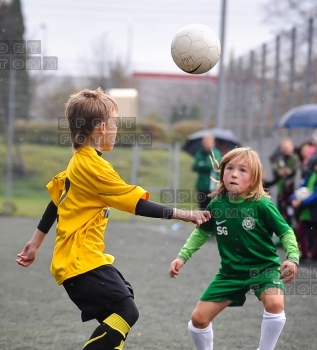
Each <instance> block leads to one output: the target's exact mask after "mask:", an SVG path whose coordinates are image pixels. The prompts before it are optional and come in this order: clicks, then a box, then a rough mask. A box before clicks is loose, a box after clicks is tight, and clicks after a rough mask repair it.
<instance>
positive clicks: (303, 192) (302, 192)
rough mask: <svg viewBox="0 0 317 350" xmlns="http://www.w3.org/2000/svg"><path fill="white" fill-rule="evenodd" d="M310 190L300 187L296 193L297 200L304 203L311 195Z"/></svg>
mask: <svg viewBox="0 0 317 350" xmlns="http://www.w3.org/2000/svg"><path fill="white" fill-rule="evenodd" d="M311 194H312V193H311V191H310V189H308V188H307V187H300V188H298V189H297V190H296V191H295V198H296V199H297V200H299V201H303V200H305V199H306V198H308V197H309V196H310V195H311Z"/></svg>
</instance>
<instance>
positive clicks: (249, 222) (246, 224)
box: [242, 216, 255, 230]
mask: <svg viewBox="0 0 317 350" xmlns="http://www.w3.org/2000/svg"><path fill="white" fill-rule="evenodd" d="M242 227H243V228H244V229H245V230H252V229H254V227H255V221H254V219H253V218H251V216H248V217H246V218H244V220H243V221H242Z"/></svg>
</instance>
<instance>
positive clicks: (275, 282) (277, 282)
mask: <svg viewBox="0 0 317 350" xmlns="http://www.w3.org/2000/svg"><path fill="white" fill-rule="evenodd" d="M273 283H274V284H283V283H282V282H281V281H273Z"/></svg>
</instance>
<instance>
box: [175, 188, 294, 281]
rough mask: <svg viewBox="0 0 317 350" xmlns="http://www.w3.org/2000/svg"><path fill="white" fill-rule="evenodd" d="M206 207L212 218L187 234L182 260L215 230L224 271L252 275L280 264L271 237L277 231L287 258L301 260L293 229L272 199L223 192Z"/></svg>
mask: <svg viewBox="0 0 317 350" xmlns="http://www.w3.org/2000/svg"><path fill="white" fill-rule="evenodd" d="M207 210H209V211H210V213H211V219H210V220H209V221H208V222H206V223H204V224H203V225H201V226H200V227H199V228H198V229H196V230H194V231H193V233H192V234H191V236H190V237H189V238H188V240H187V242H186V243H185V245H184V246H183V248H182V249H181V251H180V252H179V254H178V256H179V257H180V258H182V259H183V260H185V261H187V260H188V259H189V258H190V257H191V256H192V254H193V253H194V252H195V251H197V250H198V249H199V248H200V247H201V246H202V245H203V244H204V243H205V242H206V241H207V240H208V237H209V236H210V235H211V234H212V233H214V235H215V236H216V239H217V244H218V250H219V254H220V257H221V269H220V271H221V272H222V273H223V274H227V275H231V276H236V275H250V273H252V272H255V271H259V272H261V271H263V270H265V269H270V268H278V267H279V266H280V259H279V256H278V254H277V252H276V247H275V244H274V243H273V240H272V238H273V233H275V234H276V235H277V236H278V237H279V239H280V241H281V243H282V244H283V246H284V249H285V251H286V258H287V259H289V260H291V261H293V262H295V263H298V260H299V251H298V246H297V242H296V238H295V235H294V232H293V230H292V229H291V228H290V227H289V226H288V224H287V223H286V222H285V220H284V219H283V217H282V216H281V214H280V213H279V211H278V210H277V208H276V207H275V205H274V204H273V202H272V201H271V200H270V199H268V198H266V197H262V198H261V199H260V200H258V201H256V200H249V199H246V200H241V199H240V200H233V199H232V198H229V197H228V196H227V195H224V196H221V198H220V197H219V198H213V199H212V201H211V202H210V203H209V205H208V207H207Z"/></svg>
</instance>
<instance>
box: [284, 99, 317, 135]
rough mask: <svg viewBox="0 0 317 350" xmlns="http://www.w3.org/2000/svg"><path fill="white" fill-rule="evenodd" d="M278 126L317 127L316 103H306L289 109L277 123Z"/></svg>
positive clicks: (291, 127)
mask: <svg viewBox="0 0 317 350" xmlns="http://www.w3.org/2000/svg"><path fill="white" fill-rule="evenodd" d="M277 127H278V128H288V129H294V128H317V104H313V103H312V104H307V105H302V106H299V107H295V108H292V109H291V110H289V111H288V112H287V113H286V114H284V116H283V117H282V118H281V119H280V121H279V122H278V123H277Z"/></svg>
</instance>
